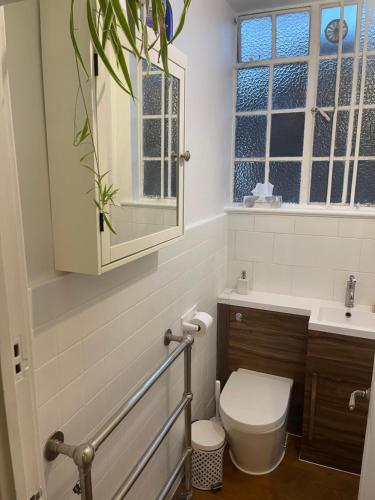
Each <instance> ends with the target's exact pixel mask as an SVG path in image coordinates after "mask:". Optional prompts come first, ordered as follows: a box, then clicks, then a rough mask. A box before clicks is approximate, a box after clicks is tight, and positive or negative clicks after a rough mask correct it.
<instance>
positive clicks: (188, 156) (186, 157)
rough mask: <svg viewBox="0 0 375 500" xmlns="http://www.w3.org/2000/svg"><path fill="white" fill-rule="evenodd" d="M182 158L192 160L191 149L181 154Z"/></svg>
mask: <svg viewBox="0 0 375 500" xmlns="http://www.w3.org/2000/svg"><path fill="white" fill-rule="evenodd" d="M180 158H181V160H183V161H190V158H191V153H190V151H185V153H183V154H182V155H180Z"/></svg>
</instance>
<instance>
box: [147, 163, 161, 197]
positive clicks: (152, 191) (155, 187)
mask: <svg viewBox="0 0 375 500" xmlns="http://www.w3.org/2000/svg"><path fill="white" fill-rule="evenodd" d="M143 175H144V178H143V194H144V196H155V197H156V196H161V161H160V160H159V161H156V160H152V161H148V160H146V161H145V162H144V167H143Z"/></svg>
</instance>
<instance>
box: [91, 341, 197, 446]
mask: <svg viewBox="0 0 375 500" xmlns="http://www.w3.org/2000/svg"><path fill="white" fill-rule="evenodd" d="M190 343H191V339H190V338H188V337H187V338H183V339H182V341H181V343H180V345H179V346H178V347H177V348H176V349H175V350H174V351H173V352H172V354H170V355H169V356H168V357H167V359H166V360H165V361H164V362H163V363H162V364H161V365H160V366H159V368H158V369H157V370H155V371H154V372H153V373H152V374H151V375H150V376H149V377H148V379H147V380H146V381H145V383H144V384H143V385H142V386H141V387H140V388H139V389H138V390H137V391H136V392H135V393H134V394H133V395H132V396H131V397H130V398H129V399H128V400H127V401H126V403H125V404H124V405H123V406H122V408H120V409H119V410H118V411H117V412H116V413H115V414H114V415H112V417H110V418H109V419H108V420H107V422H106V423H105V424H104V425H103V426H102V427H101V428H100V429H99V431H98V432H97V433H96V434H95V436H94V437H93V438H92V439H91V440H90V443H91V445H92V446H93V447H94V449H95V451H96V450H98V449H99V447H100V446H101V445H102V444H103V443H104V441H105V440H106V439H107V438H108V437H109V435H110V434H112V432H113V431H114V430H115V429H116V427H118V426H119V425H120V424H121V422H122V421H123V420H124V418H125V417H126V416H127V415H128V414H129V413H130V412H131V411H132V409H133V408H134V407H135V406H136V404H137V403H139V401H140V400H141V399H142V398H143V396H144V395H145V394H146V393H147V392H148V391H149V390H150V389H151V387H152V386H153V385H154V384H155V383H156V382H157V381H158V380H159V378H160V377H161V376H162V375H163V373H164V372H165V371H166V370H167V369H168V368H169V367H170V366H171V364H172V363H173V362H174V361H175V359H176V358H178V356H179V355H180V354H181V353H182V351H184V349H185V347H187V346H188V345H190Z"/></svg>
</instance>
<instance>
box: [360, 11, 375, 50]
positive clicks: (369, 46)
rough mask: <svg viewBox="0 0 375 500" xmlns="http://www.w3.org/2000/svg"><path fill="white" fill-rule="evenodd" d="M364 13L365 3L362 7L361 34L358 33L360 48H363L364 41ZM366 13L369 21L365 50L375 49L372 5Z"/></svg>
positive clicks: (374, 19) (374, 24)
mask: <svg viewBox="0 0 375 500" xmlns="http://www.w3.org/2000/svg"><path fill="white" fill-rule="evenodd" d="M366 14H367V5H364V6H363V9H362V19H361V34H360V39H361V40H360V47H361V50H362V49H363V47H364V43H365V28H366ZM368 15H369V23H368V38H367V50H375V12H374V9H373V7H371V8H370V11H369V14H368Z"/></svg>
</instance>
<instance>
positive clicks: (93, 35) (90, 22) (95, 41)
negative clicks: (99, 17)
mask: <svg viewBox="0 0 375 500" xmlns="http://www.w3.org/2000/svg"><path fill="white" fill-rule="evenodd" d="M86 6H87V9H86V10H87V21H88V27H89V31H90V36H91V40H92V43H93V45H94V47H95V49H96V51H97V52H98V55H99V56H100V59H101V60H102V61H103V63H104V65H105V67H106V68H107V70H108V72H109V74H110V75H111V77H112V78H113V80H114V81H115V82H116V83H117V85H118V86H119V87H120V88H121V89H122V90H123V91H124V92H126V93H127V94H131V93H130V92H129V90H128V89H127V88H126V87H125V86H124V84H123V82H122V81H121V80H120V78H119V77H118V76H117V74H116V72H115V70H114V69H113V67H112V64H111V63H110V61H109V59H108V57H107V54H106V53H105V50H104V49H103V46H102V44H101V42H100V38H99V34H98V32H97V30H96V26H95V21H94V18H93V12H92V9H91V2H90V0H86Z"/></svg>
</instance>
